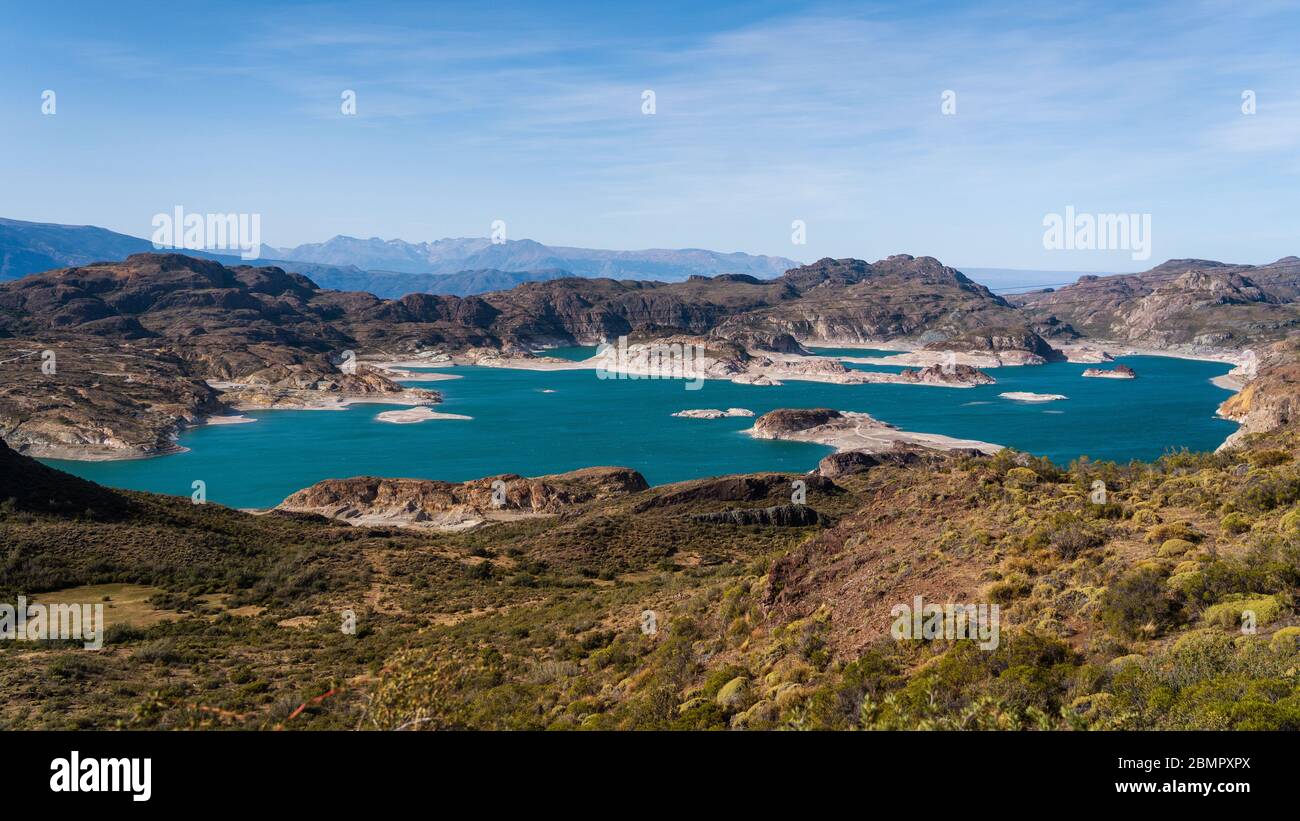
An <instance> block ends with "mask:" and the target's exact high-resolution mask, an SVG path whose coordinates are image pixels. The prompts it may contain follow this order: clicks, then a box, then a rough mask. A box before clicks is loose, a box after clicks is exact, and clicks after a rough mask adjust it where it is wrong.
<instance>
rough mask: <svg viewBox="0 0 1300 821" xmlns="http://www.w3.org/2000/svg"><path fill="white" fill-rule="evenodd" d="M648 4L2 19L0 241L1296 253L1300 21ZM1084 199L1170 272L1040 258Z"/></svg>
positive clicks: (1260, 2) (1253, 11) (806, 252)
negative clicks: (222, 220)
mask: <svg viewBox="0 0 1300 821" xmlns="http://www.w3.org/2000/svg"><path fill="white" fill-rule="evenodd" d="M620 5H621V4H620ZM636 6H637V7H636V8H632V7H626V8H619V7H618V6H617V5H615V4H611V3H587V2H577V3H565V4H554V3H540V2H534V3H520V4H513V3H492V4H484V3H464V4H456V3H410V4H406V3H382V2H370V3H364V4H361V3H356V4H346V5H345V4H316V3H276V4H267V3H258V2H250V3H245V2H237V1H231V2H223V3H185V2H178V3H169V4H150V5H145V4H135V3H131V2H115V3H112V4H83V3H78V4H68V3H62V2H42V3H39V4H36V3H16V2H14V3H7V4H5V7H4V23H3V25H0V216H8V217H14V218H18V219H30V220H40V221H50V222H64V223H87V224H96V225H102V226H105V227H108V228H111V229H114V230H118V231H122V232H125V233H130V234H134V235H137V236H148V235H149V233H150V230H151V227H150V221H151V219H152V217H153V215H154V214H157V213H160V212H170V211H171V210H172V208H173V207H174V206H176V205H181V206H183V207H184V208H185V209H187V210H189V211H197V212H251V213H258V214H261V215H262V236H263V240H264V241H265V242H267V243H270V244H273V245H281V246H283V245H293V244H297V243H301V242H310V241H320V240H324V239H326V238H328V237H331V236H333V235H335V234H340V233H342V234H349V235H355V236H363V237H366V236H380V237H384V238H391V237H401V238H403V239H407V240H412V241H418V240H430V239H437V238H440V237H446V236H486V235H487V234H488V233H489V226H490V224H491V222H492V221H493V220H496V219H502V220H505V221H506V223H507V226H508V231H509V236H510V237H511V238H512V239H518V238H523V237H530V238H533V239H537V240H539V241H542V242H547V243H551V244H561V245H582V246H589V247H602V248H629V249H631V248H647V247H705V248H712V249H716V250H722V251H736V250H739V251H748V252H751V253H768V254H780V255H783V256H790V257H794V258H796V259H803V260H811V259H816V258H819V257H822V256H834V257H846V256H855V257H863V258H867V259H876V258H879V257H882V256H886V255H888V254H892V253H912V254H918V255H919V254H930V255H933V256H937V257H939V258H940V259H942V260H944V261H945V262H948V263H950V264H957V265H962V266H1005V267H1021V268H1051V269H1068V270H1109V271H1116V270H1140V269H1142V268H1145V267H1149V266H1150V265H1152V264H1155V263H1156V262H1158V261H1161V260H1163V259H1166V258H1170V257H1208V258H1215V259H1227V260H1231V261H1239V262H1254V263H1258V262H1266V261H1271V260H1273V259H1276V258H1278V257H1281V256H1285V255H1288V254H1300V230H1297V229H1298V228H1300V224H1298V223H1300V214H1298V213H1297V211H1298V209H1297V204H1298V203H1297V200H1298V199H1300V198H1298V197H1297V193H1296V192H1297V191H1300V185H1298V183H1300V179H1298V177H1300V153H1298V152H1297V149H1298V148H1300V46H1297V43H1300V11H1297V5H1296V4H1295V3H1282V2H1276V3H1275V2H1270V0H1256V1H1255V2H1240V3H1235V2H1194V1H1192V2H1186V1H1183V2H1171V3H1132V2H1128V3H1114V4H1108V3H1071V2H1051V3H1042V2H1038V3H1023V4H1021V3H981V4H958V3H940V2H933V3H927V2H911V3H894V4H889V3H881V4H871V3H853V4H836V3H798V2H781V3H774V2H763V0H759V2H744V3H729V2H711V3H708V4H702V3H698V2H697V3H676V2H657V3H653V4H650V3H641V4H636ZM45 89H51V90H54V91H55V92H56V94H57V113H56V114H55V115H53V116H47V115H43V114H42V113H41V93H42V91H44V90H45ZM345 89H352V90H355V92H356V94H357V115H356V116H355V117H348V116H344V115H343V114H342V113H341V112H340V95H341V94H342V92H343V91H344V90H345ZM646 89H652V90H653V91H654V92H655V94H656V112H655V113H654V114H653V115H645V114H643V113H642V110H641V109H642V92H643V91H644V90H646ZM1247 89H1249V90H1252V91H1254V92H1255V95H1256V100H1257V111H1256V113H1255V114H1254V115H1246V114H1243V113H1242V110H1241V109H1242V99H1241V95H1242V92H1243V91H1244V90H1247ZM945 90H952V91H955V92H956V105H957V107H956V114H954V115H951V116H949V115H944V114H943V113H942V112H941V95H942V93H943V92H944V91H945ZM1071 205H1072V206H1074V208H1075V209H1076V211H1079V212H1088V213H1117V212H1118V213H1145V214H1150V215H1151V220H1152V246H1153V248H1152V259H1151V260H1150V262H1147V263H1143V262H1135V261H1133V260H1132V259H1131V254H1129V253H1128V252H1125V251H1115V252H1112V251H1064V250H1058V251H1048V250H1045V249H1044V248H1043V231H1044V229H1043V219H1044V216H1045V215H1046V214H1049V213H1059V212H1062V211H1063V210H1064V209H1065V207H1066V206H1071ZM796 219H800V220H803V221H804V222H805V223H806V225H807V244H806V245H802V246H800V245H793V244H792V243H791V222H792V221H793V220H796Z"/></svg>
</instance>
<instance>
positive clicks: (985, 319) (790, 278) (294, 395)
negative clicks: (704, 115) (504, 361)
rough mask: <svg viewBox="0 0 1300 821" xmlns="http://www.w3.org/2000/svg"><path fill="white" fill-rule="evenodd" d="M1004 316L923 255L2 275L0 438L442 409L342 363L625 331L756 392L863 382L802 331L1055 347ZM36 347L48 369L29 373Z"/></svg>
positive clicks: (136, 451)
mask: <svg viewBox="0 0 1300 821" xmlns="http://www.w3.org/2000/svg"><path fill="white" fill-rule="evenodd" d="M1018 319H1023V317H1020V316H1019V312H1018V311H1017V309H1015V308H1014V307H1012V306H1010V305H1008V304H1007V303H1006V302H1005V301H1003V300H1002V299H1000V298H999V297H997V296H995V295H993V294H991V293H990V292H988V290H987V289H985V288H983V287H982V286H979V285H976V284H975V283H973V282H971V281H970V280H969V279H967V278H965V277H964V276H962V275H961V274H960V273H959V272H957V271H954V270H952V269H950V268H945V267H944V266H942V265H940V264H939V263H938V262H937V261H935V260H933V259H931V258H927V257H922V258H912V257H906V256H899V257H891V258H889V259H888V260H882V261H880V262H877V263H874V264H873V263H866V262H863V261H861V260H839V261H836V260H822V261H821V262H819V263H817V264H815V265H811V266H803V267H799V268H794V269H792V270H790V271H789V272H787V273H786V274H784V275H783V276H781V277H779V278H777V279H775V280H760V279H757V278H755V277H752V276H748V275H739V274H727V275H720V276H715V277H706V276H693V277H691V278H690V279H689V280H687V281H685V282H680V283H672V284H669V283H664V282H657V281H637V280H613V279H582V278H576V277H568V278H561V279H555V280H551V281H547V282H528V283H524V284H522V285H519V286H517V287H515V288H512V289H511V290H508V291H499V292H495V293H490V294H486V295H483V296H470V297H464V298H462V297H455V296H436V295H430V294H411V295H408V296H405V297H403V298H401V299H397V300H387V299H381V298H379V297H376V296H374V295H371V294H368V293H363V292H345V291H332V290H327V289H323V288H320V287H318V286H317V285H316V283H314V282H312V281H311V280H310V279H308V278H306V277H304V276H301V275H299V274H294V273H290V272H287V271H285V270H284V269H282V268H279V267H275V266H264V267H253V266H247V265H239V266H233V267H231V266H226V265H223V264H222V263H220V262H216V261H213V260H207V259H199V258H194V257H189V256H184V255H179V254H135V255H132V256H130V257H128V258H127V259H126V260H125V261H123V262H116V263H93V264H88V265H84V266H76V267H72V268H63V269H56V270H52V271H46V272H43V273H40V274H34V275H32V276H29V277H25V278H23V279H20V280H16V281H13V282H7V283H2V284H0V363H2V364H3V365H4V366H5V367H7V368H9V369H10V374H11V375H12V378H11V379H7V380H5V381H4V382H3V383H0V435H2V436H3V437H4V438H5V439H6V440H7V441H9V442H10V443H12V444H14V445H15V446H17V447H20V448H23V449H24V451H25V452H29V453H33V454H39V455H42V456H53V457H76V458H117V457H122V456H143V455H152V454H157V453H163V452H166V451H167V450H169V449H171V448H172V447H173V440H174V438H175V435H176V432H177V431H178V430H179V429H180V428H181V427H183V426H185V425H189V424H194V423H196V422H199V421H201V420H202V419H203V418H204V417H206V416H211V415H214V414H219V413H222V412H225V411H227V410H229V409H230V408H239V407H264V406H275V407H286V406H288V407H293V406H312V405H315V404H320V403H335V402H338V401H353V400H367V399H370V400H374V399H385V400H389V401H393V402H398V403H405V404H430V403H433V402H436V401H438V396H437V394H436V393H434V392H430V391H420V390H416V389H403V388H402V387H400V386H398V385H397V384H396V383H394V382H393V381H392V378H391V377H392V376H393V374H392V373H388V372H380V371H378V370H375V369H374V368H372V367H370V366H368V365H365V364H361V365H359V366H357V365H356V358H357V357H366V358H369V359H372V360H373V359H386V360H390V361H391V360H393V359H402V358H406V357H410V356H413V355H415V354H418V353H425V352H429V351H443V352H456V351H466V350H490V351H509V352H514V353H523V354H525V355H526V351H527V350H528V349H532V348H535V347H537V346H545V345H553V344H574V343H594V342H600V341H603V340H607V339H613V338H616V337H620V336H623V335H630V336H635V337H637V338H639V339H643V340H650V339H656V338H658V339H664V338H669V339H671V338H673V337H672V335H673V334H687V335H691V336H689V337H683V338H690V339H697V337H703V338H702V339H698V340H697V341H700V342H702V343H703V344H706V345H708V346H709V347H710V349H714V348H716V349H718V350H719V351H721V352H722V353H719V354H718V356H719V357H721V358H722V359H726V362H724V363H723V365H722V366H721V367H722V370H724V371H728V373H731V374H733V375H739V376H737V377H736V378H741V377H743V378H745V379H749V380H751V381H753V380H758V381H760V382H762V381H763V380H765V379H766V380H768V381H778V380H779V378H780V375H781V374H785V375H789V376H791V377H792V378H799V377H801V376H802V377H807V378H819V379H823V380H830V381H836V380H838V381H855V380H856V381H871V378H872V377H871V376H870V375H868V374H865V373H861V372H849V371H846V369H845V368H844V367H843V366H842V365H840V364H839V363H838V362H835V361H833V360H829V359H822V358H814V357H806V356H802V355H803V354H806V353H807V352H806V351H805V350H804V349H803V348H802V347H801V346H800V344H799V342H798V339H803V338H808V337H814V338H828V339H836V340H853V341H862V340H866V339H871V338H908V339H913V340H916V341H921V342H925V341H930V342H932V343H933V344H936V345H942V344H944V343H947V344H969V345H972V346H975V347H976V348H978V349H980V350H990V349H993V350H1006V349H1013V350H1014V351H1016V352H1018V353H1019V354H1021V355H1022V358H1033V357H1036V356H1037V354H1036V353H1035V352H1036V351H1045V352H1050V351H1051V348H1050V346H1048V344H1047V343H1046V342H1045V341H1044V340H1043V339H1042V337H1041V336H1039V335H1038V334H1037V333H1036V332H1035V331H1033V330H1032V329H1031V328H1029V327H1028V326H1027V325H1026V324H1024V323H1023V322H1022V323H1020V324H1019V325H1018V326H1017V325H1016V322H1017V320H1018ZM990 329H994V330H990ZM962 340H968V341H965V342H963V341H962ZM47 351H48V352H51V353H50V354H49V355H50V356H53V357H54V363H55V365H56V368H55V369H54V370H53V371H52V372H47V371H46V370H45V369H44V368H43V367H42V366H43V363H44V362H45V359H44V357H45V356H46V352H47ZM728 351H729V352H730V353H727V352H728ZM751 351H757V352H758V353H757V354H756V355H755V356H751V354H750V352H751ZM723 354H726V355H725V356H723ZM1042 358H1043V357H1038V359H1039V361H1041V359H1042ZM728 363H730V364H728ZM737 363H739V364H737ZM764 368H766V369H768V370H773V369H775V370H776V371H780V374H777V375H776V376H771V375H765V374H764V373H761V372H759V371H763V369H764ZM728 369H729V370H728ZM742 372H743V373H742ZM751 372H752V373H751ZM889 378H890V379H896V378H895V377H893V376H890V377H889ZM907 378H908V379H910V380H912V381H916V380H917V379H921V380H925V379H926V378H927V377H926V376H925V372H918V373H916V374H911V375H909V376H908V377H907ZM941 381H942V380H941Z"/></svg>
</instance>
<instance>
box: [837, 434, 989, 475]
mask: <svg viewBox="0 0 1300 821" xmlns="http://www.w3.org/2000/svg"><path fill="white" fill-rule="evenodd" d="M979 455H981V453H980V451H979V450H977V449H975V448H952V449H949V450H936V449H933V448H924V447H915V446H911V445H907V444H904V443H901V442H900V443H897V444H895V445H894V446H893V447H891V448H889V449H888V450H883V451H879V452H875V453H869V452H866V451H860V450H842V451H838V452H836V453H832V454H830V455H829V456H826V457H825V458H823V459H822V460H821V461H820V462H818V463H817V475H819V476H822V477H824V478H826V479H838V478H841V477H844V476H852V475H854V474H857V473H865V472H867V471H869V470H871V469H872V468H877V467H881V466H883V465H889V466H894V467H902V466H907V465H921V464H935V463H937V462H941V461H943V460H945V459H948V458H949V457H952V456H979Z"/></svg>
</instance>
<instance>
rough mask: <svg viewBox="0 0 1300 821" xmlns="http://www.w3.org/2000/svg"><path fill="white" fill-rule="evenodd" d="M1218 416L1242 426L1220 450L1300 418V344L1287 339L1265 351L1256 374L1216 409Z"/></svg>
mask: <svg viewBox="0 0 1300 821" xmlns="http://www.w3.org/2000/svg"><path fill="white" fill-rule="evenodd" d="M1219 415H1220V416H1223V417H1225V418H1227V419H1232V420H1234V421H1236V422H1239V423H1240V424H1241V427H1240V428H1239V429H1238V430H1237V431H1236V432H1235V433H1234V434H1232V436H1229V437H1228V440H1227V441H1226V442H1224V443H1223V445H1222V446H1221V447H1220V450H1223V449H1226V448H1230V447H1234V446H1236V445H1239V444H1241V443H1242V440H1243V439H1245V437H1247V436H1249V435H1250V434H1253V433H1268V432H1270V431H1274V430H1278V429H1279V428H1282V427H1285V426H1287V425H1290V424H1292V423H1293V422H1295V421H1296V420H1298V419H1300V345H1297V344H1296V342H1295V341H1293V340H1288V341H1286V342H1282V343H1278V344H1276V345H1274V346H1272V347H1270V348H1268V349H1265V350H1264V352H1263V355H1262V357H1260V362H1259V364H1258V372H1257V375H1256V376H1255V377H1254V378H1253V379H1251V380H1250V381H1248V382H1247V383H1246V385H1245V386H1244V387H1243V388H1242V389H1241V391H1240V392H1238V393H1236V394H1234V395H1233V396H1231V397H1229V398H1228V399H1227V400H1225V401H1224V402H1223V404H1221V405H1220V406H1219Z"/></svg>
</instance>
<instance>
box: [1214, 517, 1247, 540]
mask: <svg viewBox="0 0 1300 821" xmlns="http://www.w3.org/2000/svg"><path fill="white" fill-rule="evenodd" d="M1219 527H1221V528H1223V530H1224V532H1225V533H1230V534H1232V535H1233V536H1236V535H1237V534H1238V533H1245V532H1246V531H1247V530H1250V527H1251V521H1250V519H1248V518H1247V517H1246V516H1245V515H1243V514H1241V513H1229V514H1228V515H1227V516H1224V517H1223V518H1222V519H1221V520H1220V521H1219Z"/></svg>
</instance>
